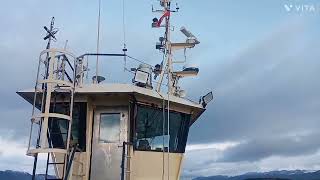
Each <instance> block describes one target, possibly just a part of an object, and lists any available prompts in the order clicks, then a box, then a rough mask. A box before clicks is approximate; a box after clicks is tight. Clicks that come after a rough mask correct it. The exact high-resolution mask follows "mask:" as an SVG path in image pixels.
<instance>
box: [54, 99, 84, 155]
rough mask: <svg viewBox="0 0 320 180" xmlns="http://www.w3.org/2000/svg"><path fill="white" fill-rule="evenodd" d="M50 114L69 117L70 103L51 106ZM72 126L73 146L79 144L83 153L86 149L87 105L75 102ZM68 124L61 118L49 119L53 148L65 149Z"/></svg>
mask: <svg viewBox="0 0 320 180" xmlns="http://www.w3.org/2000/svg"><path fill="white" fill-rule="evenodd" d="M51 107H52V109H51V110H50V112H53V113H61V114H65V115H69V104H68V103H55V104H54V105H52V106H51ZM72 116H73V117H72V126H71V145H75V144H78V146H79V149H81V151H82V152H84V151H85V149H86V116H87V103H84V102H75V103H74V105H73V115H72ZM68 124H69V121H68V120H65V119H59V118H51V119H49V124H48V127H49V131H50V134H49V135H48V137H49V140H50V141H51V146H53V147H54V148H65V147H66V144H67V142H66V140H67V136H68Z"/></svg>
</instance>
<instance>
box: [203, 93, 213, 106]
mask: <svg viewBox="0 0 320 180" xmlns="http://www.w3.org/2000/svg"><path fill="white" fill-rule="evenodd" d="M201 100H202V106H203V107H204V108H205V107H206V106H207V104H209V103H210V102H211V101H212V100H213V94H212V91H211V92H209V93H208V94H206V95H205V96H202V98H201Z"/></svg>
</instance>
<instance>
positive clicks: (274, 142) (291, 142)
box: [217, 133, 320, 162]
mask: <svg viewBox="0 0 320 180" xmlns="http://www.w3.org/2000/svg"><path fill="white" fill-rule="evenodd" d="M319 135H320V133H314V134H310V135H303V136H299V135H298V136H293V137H277V136H274V135H272V134H270V137H269V138H264V139H254V140H250V141H248V142H246V143H242V144H240V145H238V146H235V147H232V148H230V149H228V150H226V151H225V152H224V153H223V155H222V157H221V158H220V159H219V160H217V162H239V161H248V162H256V161H260V160H262V159H264V158H267V157H271V156H286V157H290V156H299V155H308V154H314V153H316V152H317V151H318V150H319V149H320V142H319V141H318V140H317V139H318V137H319Z"/></svg>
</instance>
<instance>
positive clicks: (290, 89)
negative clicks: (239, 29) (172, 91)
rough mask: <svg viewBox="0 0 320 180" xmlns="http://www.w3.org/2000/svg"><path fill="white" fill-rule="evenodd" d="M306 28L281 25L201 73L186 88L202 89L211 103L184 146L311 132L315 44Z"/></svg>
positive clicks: (318, 64)
mask: <svg viewBox="0 0 320 180" xmlns="http://www.w3.org/2000/svg"><path fill="white" fill-rule="evenodd" d="M299 26H302V27H304V28H297V27H299ZM312 28H313V25H312V24H308V23H305V22H299V23H297V24H295V23H294V24H287V25H286V26H284V27H282V29H281V30H277V31H275V33H272V35H271V36H269V38H267V39H266V40H264V41H261V42H259V43H257V44H255V45H254V46H253V47H252V48H247V50H245V51H244V52H243V53H242V54H240V55H236V54H235V55H234V58H232V59H231V60H221V61H222V63H221V64H220V65H219V66H218V67H206V68H205V69H204V70H203V71H202V74H201V75H200V76H201V78H202V80H201V81H199V82H198V81H194V82H193V83H194V84H193V85H192V87H200V86H203V84H205V86H206V87H207V88H208V89H210V88H211V89H213V91H214V95H215V100H214V102H213V103H212V104H210V105H209V106H208V110H207V112H206V113H205V114H204V116H203V117H202V118H201V119H200V120H199V122H197V123H195V125H194V127H193V128H192V129H191V136H190V137H191V139H190V142H191V143H192V142H201V141H202V142H210V141H214V142H221V141H237V140H238V141H241V140H246V139H250V138H252V137H266V136H268V135H269V134H277V135H282V134H283V133H288V132H295V131H303V130H306V129H307V130H317V129H316V128H317V127H319V125H320V122H319V121H318V117H319V116H320V111H319V109H318V107H319V105H320V104H319V102H320V96H318V92H319V91H320V84H319V83H317V81H318V80H317V77H319V71H318V69H320V61H319V60H318V59H319V58H320V53H319V51H318V48H317V47H319V45H320V44H319V42H320V41H319V37H316V38H313V37H311V35H309V32H310V29H312ZM224 61H226V62H224ZM209 68H210V69H212V70H210V69H209ZM204 82H205V83H204ZM190 87H191V86H190ZM189 90H190V91H191V92H192V94H197V93H196V90H195V89H194V88H190V89H189ZM204 93H205V92H203V94H204Z"/></svg>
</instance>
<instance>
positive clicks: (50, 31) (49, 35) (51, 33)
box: [43, 17, 59, 49]
mask: <svg viewBox="0 0 320 180" xmlns="http://www.w3.org/2000/svg"><path fill="white" fill-rule="evenodd" d="M43 28H44V30H45V31H46V32H47V35H46V36H45V37H44V38H43V40H48V43H47V48H46V49H50V45H51V40H52V39H54V40H55V41H56V40H57V38H56V37H55V34H57V32H58V31H59V30H58V29H55V28H54V17H52V18H51V23H50V28H47V26H44V27H43Z"/></svg>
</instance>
